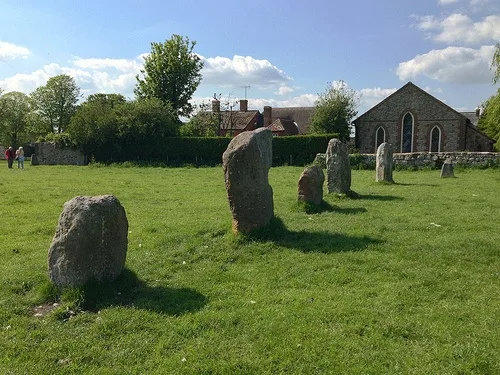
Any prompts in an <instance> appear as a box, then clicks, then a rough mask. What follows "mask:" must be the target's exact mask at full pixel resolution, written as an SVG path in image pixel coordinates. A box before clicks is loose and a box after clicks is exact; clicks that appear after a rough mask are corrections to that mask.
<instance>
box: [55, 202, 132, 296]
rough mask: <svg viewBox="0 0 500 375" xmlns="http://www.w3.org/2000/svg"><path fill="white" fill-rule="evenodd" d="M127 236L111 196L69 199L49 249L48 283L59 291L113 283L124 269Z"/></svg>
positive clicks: (124, 219) (122, 214) (125, 224)
mask: <svg viewBox="0 0 500 375" xmlns="http://www.w3.org/2000/svg"><path fill="white" fill-rule="evenodd" d="M127 236H128V221H127V217H126V214H125V210H124V209H123V207H122V205H121V204H120V202H119V201H118V199H116V198H115V197H114V196H112V195H102V196H97V197H83V196H79V197H75V198H73V199H71V200H70V201H68V202H66V203H65V204H64V208H63V211H62V213H61V216H60V217H59V224H58V226H57V229H56V233H55V235H54V239H53V240H52V244H51V246H50V249H49V277H50V280H51V281H52V282H53V283H54V284H55V285H56V286H58V287H60V288H66V287H69V288H73V287H80V286H83V285H84V284H85V283H87V282H88V281H90V280H91V279H95V280H97V281H104V280H114V279H115V278H116V277H117V276H118V275H119V274H120V273H121V272H122V270H123V268H124V267H125V258H126V255H127Z"/></svg>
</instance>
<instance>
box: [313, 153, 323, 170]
mask: <svg viewBox="0 0 500 375" xmlns="http://www.w3.org/2000/svg"><path fill="white" fill-rule="evenodd" d="M313 164H314V165H318V166H320V167H321V168H326V154H324V153H318V154H316V157H315V158H314V161H313Z"/></svg>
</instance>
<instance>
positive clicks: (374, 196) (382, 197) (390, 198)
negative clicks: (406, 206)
mask: <svg viewBox="0 0 500 375" xmlns="http://www.w3.org/2000/svg"><path fill="white" fill-rule="evenodd" d="M359 199H365V200H367V201H382V202H388V201H400V200H403V198H402V197H396V196H394V195H377V194H365V195H360V196H359Z"/></svg>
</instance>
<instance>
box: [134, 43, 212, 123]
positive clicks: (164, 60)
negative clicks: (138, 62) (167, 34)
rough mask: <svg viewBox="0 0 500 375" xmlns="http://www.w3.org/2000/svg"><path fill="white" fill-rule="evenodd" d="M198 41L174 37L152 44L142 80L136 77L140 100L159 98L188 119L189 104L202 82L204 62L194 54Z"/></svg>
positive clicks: (136, 92) (136, 89)
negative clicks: (201, 72) (201, 71)
mask: <svg viewBox="0 0 500 375" xmlns="http://www.w3.org/2000/svg"><path fill="white" fill-rule="evenodd" d="M195 45H196V42H195V41H190V40H189V38H187V37H181V36H179V35H176V34H174V35H172V37H171V38H170V39H169V40H166V41H165V42H164V43H155V42H153V43H151V53H150V54H149V55H148V56H146V57H145V59H144V70H141V73H142V75H143V78H140V76H139V75H137V77H136V79H137V85H136V88H135V90H134V92H135V94H136V95H137V98H139V99H143V98H158V99H160V100H161V101H162V102H163V103H170V105H171V106H172V108H173V109H174V111H175V112H176V114H177V116H186V117H187V116H189V115H190V114H191V112H192V110H193V107H192V105H191V103H189V100H190V99H191V97H192V96H193V93H194V92H195V90H196V88H197V87H198V85H199V84H200V82H201V74H200V70H201V69H202V68H203V61H201V59H200V58H199V57H198V56H197V55H196V54H195V53H194V52H193V48H194V46H195Z"/></svg>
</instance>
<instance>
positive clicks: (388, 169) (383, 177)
mask: <svg viewBox="0 0 500 375" xmlns="http://www.w3.org/2000/svg"><path fill="white" fill-rule="evenodd" d="M392 163H393V161H392V147H391V144H390V143H387V142H384V143H382V144H381V145H380V146H378V149H377V161H376V176H375V180H376V181H377V182H379V181H385V182H391V183H392V182H394V180H393V179H392Z"/></svg>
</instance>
